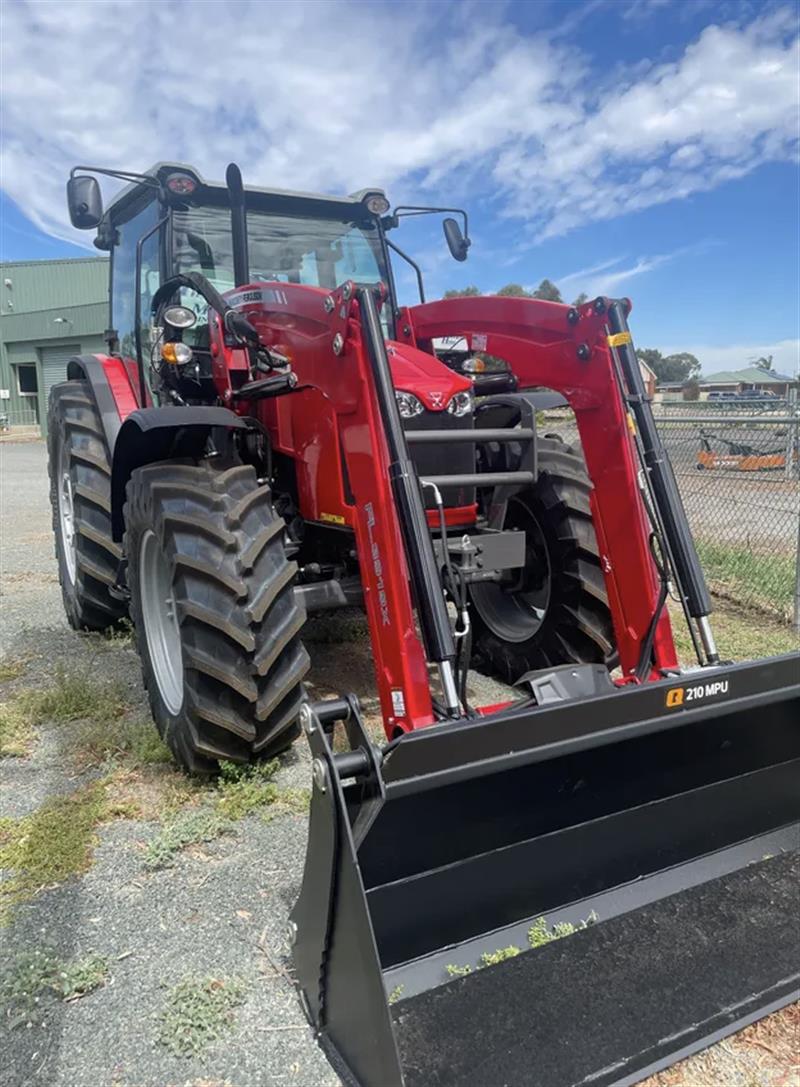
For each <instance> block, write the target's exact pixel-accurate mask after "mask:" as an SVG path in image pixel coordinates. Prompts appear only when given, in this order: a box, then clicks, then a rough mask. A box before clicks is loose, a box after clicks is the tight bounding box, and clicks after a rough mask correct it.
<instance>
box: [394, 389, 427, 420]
mask: <svg viewBox="0 0 800 1087" xmlns="http://www.w3.org/2000/svg"><path fill="white" fill-rule="evenodd" d="M394 395H395V398H396V400H397V408H398V411H399V412H400V416H401V418H403V419H413V418H414V416H415V415H421V414H422V413H423V411H425V405H424V404H423V403H422V401H421V400H418V399H417V398H416V396H414V394H413V393H406V392H403V391H402V390H401V389H395V390H394Z"/></svg>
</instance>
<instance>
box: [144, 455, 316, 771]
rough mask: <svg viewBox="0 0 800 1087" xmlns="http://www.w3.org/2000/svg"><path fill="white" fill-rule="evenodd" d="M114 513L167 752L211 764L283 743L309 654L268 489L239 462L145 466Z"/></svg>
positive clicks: (263, 754) (196, 767) (266, 752)
mask: <svg viewBox="0 0 800 1087" xmlns="http://www.w3.org/2000/svg"><path fill="white" fill-rule="evenodd" d="M125 524H126V533H125V553H126V555H127V556H128V562H129V572H128V580H129V585H130V590H131V612H132V616H133V620H134V623H135V626H136V638H137V644H138V649H139V655H140V657H141V661H142V671H143V676H144V683H145V687H146V688H147V693H148V697H149V701H150V708H151V710H152V713H153V718H154V720H155V722H156V725H157V727H158V730H159V732H160V733H161V735H162V737H163V738H164V740H165V741H166V743H167V744H168V745H169V747H170V749H171V750H172V752H173V753H174V755H175V758H176V759H177V761H178V762H179V763H180V764H181V765H182V766H184V767H185V768H186V769H188V770H190V771H192V772H194V773H211V772H213V770H214V769H215V768H216V765H217V763H218V762H219V760H221V759H229V760H232V761H234V762H239V763H245V762H249V761H251V760H254V759H257V758H269V757H270V756H272V755H275V754H278V753H279V752H280V751H283V750H285V749H286V748H287V747H289V746H290V745H291V743H292V742H293V741H294V739H295V738H296V737H297V735H298V732H299V729H298V725H297V719H298V715H299V712H300V706H301V704H302V702H303V697H304V692H303V685H302V681H303V677H304V676H305V674H306V672H307V671H308V668H309V663H310V662H309V657H308V654H307V653H306V650H305V648H304V647H303V645H302V643H301V641H300V639H299V633H300V630H301V628H302V626H303V624H304V623H305V610H304V608H303V606H302V604H300V603H298V601H297V600H296V599H295V595H294V587H293V586H294V579H295V574H296V566H295V564H294V563H293V562H290V561H289V560H288V559H287V558H286V552H285V545H284V523H283V520H282V519H281V518H280V517H278V515H277V514H276V513H275V511H274V509H273V508H272V502H271V498H270V490H269V488H268V487H266V486H261V485H259V484H258V483H257V481H256V474H255V471H254V470H253V468H252V467H249V466H245V465H235V466H230V465H227V466H222V467H215V464H214V462H213V461H212V462H207V463H203V464H199V465H198V464H194V463H176V462H167V463H160V464H152V465H147V466H146V467H144V468H139V469H137V470H136V471H135V472H134V473H133V474H132V476H131V479H130V481H129V483H128V490H127V504H126V507H125Z"/></svg>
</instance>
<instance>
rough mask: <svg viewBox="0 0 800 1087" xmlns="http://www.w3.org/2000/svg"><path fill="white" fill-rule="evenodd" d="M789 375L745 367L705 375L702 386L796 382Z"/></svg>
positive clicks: (701, 379)
mask: <svg viewBox="0 0 800 1087" xmlns="http://www.w3.org/2000/svg"><path fill="white" fill-rule="evenodd" d="M796 380H797V379H796V378H793V377H789V376H788V375H787V374H779V373H777V371H775V370H762V369H761V367H760V366H745V368H744V369H743V370H720V371H719V372H718V373H716V374H704V375H703V376H702V377H701V378H700V384H701V385H738V384H739V383H744V384H749V385H785V384H786V382H787V381H796Z"/></svg>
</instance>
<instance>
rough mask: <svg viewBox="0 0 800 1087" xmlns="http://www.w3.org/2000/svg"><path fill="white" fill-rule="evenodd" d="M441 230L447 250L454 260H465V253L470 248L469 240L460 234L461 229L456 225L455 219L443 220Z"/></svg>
mask: <svg viewBox="0 0 800 1087" xmlns="http://www.w3.org/2000/svg"><path fill="white" fill-rule="evenodd" d="M442 229H443V230H444V236H445V240H446V241H447V248H448V249H449V250H450V252H451V253H452V255H453V259H454V260H458V261H463V260H466V259H467V251H468V250H469V247H470V240H469V238H465V237H464V235H463V234H462V233H461V227H460V226H459V225H458V223H457V222H456V220H455V219H445V220H444V222H443V223H442Z"/></svg>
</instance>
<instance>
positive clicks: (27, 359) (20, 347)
mask: <svg viewBox="0 0 800 1087" xmlns="http://www.w3.org/2000/svg"><path fill="white" fill-rule="evenodd" d="M107 327H108V259H107V258H106V257H84V258H78V259H73V260H68V259H65V260H32V261H7V262H2V263H0V430H5V431H12V432H13V431H15V430H18V431H19V432H20V433H24V432H26V431H27V432H29V433H30V432H31V431H37V432H40V433H42V434H44V433H45V428H46V425H47V397H48V394H49V392H50V387H51V386H52V385H54V384H56V382H58V381H63V380H64V378H65V376H66V366H67V361H68V360H69V359H70V357H71V356H72V355H79V354H91V353H92V352H95V351H102V350H104V349H105V343H104V340H103V333H104V332H105V330H106V328H107Z"/></svg>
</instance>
